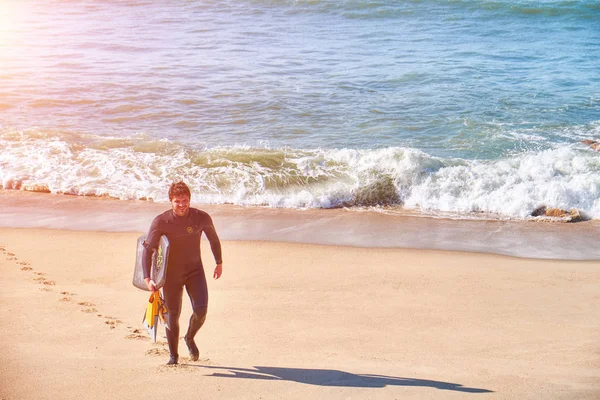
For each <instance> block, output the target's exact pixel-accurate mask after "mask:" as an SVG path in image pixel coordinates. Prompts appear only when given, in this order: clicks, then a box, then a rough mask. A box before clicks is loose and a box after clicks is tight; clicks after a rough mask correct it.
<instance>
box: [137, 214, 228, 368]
mask: <svg viewBox="0 0 600 400" xmlns="http://www.w3.org/2000/svg"><path fill="white" fill-rule="evenodd" d="M202 232H204V234H205V235H206V237H207V238H208V240H209V242H210V248H211V250H212V253H213V256H214V258H215V262H216V263H217V264H221V263H222V262H223V261H222V259H221V242H220V241H219V236H218V235H217V232H216V231H215V228H214V226H213V222H212V219H211V218H210V216H209V215H208V214H207V213H206V212H204V211H201V210H198V209H196V208H190V209H189V212H188V214H187V215H186V216H183V217H180V216H178V215H176V214H175V213H174V212H173V210H168V211H165V212H164V213H162V214H160V215H159V216H157V217H156V218H154V221H152V224H151V225H150V229H149V231H148V237H147V238H146V242H144V254H143V258H142V266H143V269H144V278H149V277H150V267H151V257H152V251H153V250H154V249H156V248H157V247H158V242H159V240H160V237H161V236H162V235H166V236H167V239H169V260H168V263H167V279H166V281H165V285H164V287H163V295H164V301H165V305H166V307H167V310H168V313H167V322H168V326H169V328H168V329H167V340H168V342H169V350H170V352H171V356H172V357H175V358H177V357H178V352H177V346H178V342H179V316H180V314H181V304H182V297H183V287H184V286H185V288H186V290H187V292H188V295H189V296H190V300H191V302H192V308H193V314H192V317H191V318H190V326H189V328H188V333H187V334H186V340H187V338H190V339H191V340H193V338H194V336H195V334H196V332H197V331H198V330H199V329H200V327H202V324H203V323H204V320H205V319H206V312H207V307H208V288H207V284H206V276H205V274H204V267H203V266H202V259H201V257H200V238H201V236H202ZM188 347H189V345H188Z"/></svg>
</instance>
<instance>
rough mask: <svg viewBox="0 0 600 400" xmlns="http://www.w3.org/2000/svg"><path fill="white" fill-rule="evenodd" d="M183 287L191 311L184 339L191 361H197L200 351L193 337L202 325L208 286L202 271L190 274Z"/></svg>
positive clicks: (204, 318)
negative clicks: (189, 301)
mask: <svg viewBox="0 0 600 400" xmlns="http://www.w3.org/2000/svg"><path fill="white" fill-rule="evenodd" d="M185 288H186V290H187V292H188V295H189V296H190V300H191V302H192V309H193V312H192V315H191V317H190V324H189V326H188V330H187V333H186V334H185V337H184V339H185V344H186V345H187V347H188V350H189V352H190V358H191V359H192V361H197V360H198V358H199V357H200V351H199V350H198V346H196V342H195V341H194V337H195V336H196V333H198V331H199V330H200V328H202V325H204V321H206V314H207V312H208V287H207V284H206V277H205V276H204V271H202V270H200V271H199V273H195V274H193V275H192V276H190V277H189V278H188V280H187V281H186V285H185Z"/></svg>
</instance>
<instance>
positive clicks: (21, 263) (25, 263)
mask: <svg viewBox="0 0 600 400" xmlns="http://www.w3.org/2000/svg"><path fill="white" fill-rule="evenodd" d="M17 264H19V265H29V263H28V262H27V261H19V262H18V263H17Z"/></svg>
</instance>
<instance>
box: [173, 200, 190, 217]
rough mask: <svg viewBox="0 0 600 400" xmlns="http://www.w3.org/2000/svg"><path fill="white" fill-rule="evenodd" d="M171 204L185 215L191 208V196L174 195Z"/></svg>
mask: <svg viewBox="0 0 600 400" xmlns="http://www.w3.org/2000/svg"><path fill="white" fill-rule="evenodd" d="M171 206H173V211H174V212H175V214H177V215H178V216H180V217H183V216H185V215H186V214H187V213H188V211H189V210H190V197H189V196H185V195H183V196H173V198H172V199H171Z"/></svg>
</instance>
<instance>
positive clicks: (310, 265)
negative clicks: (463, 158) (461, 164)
mask: <svg viewBox="0 0 600 400" xmlns="http://www.w3.org/2000/svg"><path fill="white" fill-rule="evenodd" d="M63 197H64V196H63ZM23 198H25V197H23ZM5 199H6V198H5ZM67 200H68V199H67ZM117 203H119V202H117ZM4 204H5V205H6V207H8V208H10V207H15V204H12V203H10V202H6V201H5V203H4ZM86 204H92V203H89V202H88V203H86ZM94 204H97V203H94ZM105 204H110V203H105ZM6 207H4V210H7V209H8V208H6ZM128 207H129V206H128ZM149 207H150V206H149ZM151 207H152V210H151V211H152V212H153V211H154V208H155V207H156V208H160V207H162V208H164V205H162V206H161V205H152V206H151ZM31 210H32V212H31V214H32V215H35V214H36V212H37V211H35V210H34V209H31ZM40 212H42V211H40ZM217 224H218V222H217ZM142 232H143V230H140V231H131V232H102V231H100V230H99V231H93V230H86V231H75V230H66V229H48V228H37V227H29V228H14V227H12V228H11V227H4V228H0V280H1V281H2V283H3V289H2V295H1V296H0V317H1V318H2V321H3V328H2V337H3V340H2V341H1V342H0V343H1V344H0V346H1V348H0V351H1V354H2V363H1V364H0V379H1V380H2V382H3V383H2V385H0V399H2V400H13V399H50V398H52V399H56V398H60V399H81V398H86V399H108V398H111V399H132V398H142V397H148V396H157V397H159V398H164V397H167V396H177V397H181V398H203V399H204V398H206V399H280V398H289V399H306V398H317V399H463V398H482V399H597V398H599V397H600V344H599V342H598V338H599V337H600V301H599V300H600V290H599V289H600V262H598V261H574V260H562V261H561V260H541V259H537V260H536V259H525V258H515V257H508V256H502V255H494V254H484V253H473V252H470V253H468V252H456V251H442V250H433V249H429V250H422V249H421V250H419V249H399V248H376V247H351V246H339V245H337V246H334V245H318V244H303V243H290V242H288V243H283V242H276V241H261V240H251V241H248V240H246V241H242V240H240V241H237V240H225V241H224V242H223V252H224V260H225V266H224V274H223V277H222V278H221V279H220V280H217V281H215V280H213V279H209V291H210V305H209V315H208V320H207V323H206V325H205V326H204V328H203V329H202V330H201V332H200V333H199V336H198V339H197V341H198V344H199V347H200V351H201V356H200V360H199V361H197V362H191V361H190V360H189V359H188V358H187V351H186V349H185V346H184V345H183V344H182V343H180V354H181V356H182V357H181V360H180V362H181V363H180V365H179V366H176V367H168V366H166V365H164V364H165V362H166V361H167V359H168V351H167V349H166V339H165V338H164V329H163V327H160V330H159V336H160V340H159V341H158V343H156V344H154V343H152V341H151V340H150V338H149V336H148V334H147V332H146V331H145V330H144V328H143V326H142V324H141V320H142V314H143V312H144V309H145V303H146V301H147V298H148V293H147V292H143V291H140V290H138V289H136V288H134V287H133V286H132V284H131V276H132V269H133V264H134V259H135V253H134V248H135V242H136V239H137V237H138V235H139V234H141V233H142ZM204 245H207V243H204ZM203 259H204V262H205V265H206V270H207V275H208V276H211V275H212V273H211V272H212V267H213V261H212V259H211V255H210V251H209V249H208V247H207V246H206V247H203ZM189 313H190V307H189V303H188V302H187V297H184V311H183V314H182V320H181V322H182V328H183V329H185V328H186V327H187V316H188V315H189Z"/></svg>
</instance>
